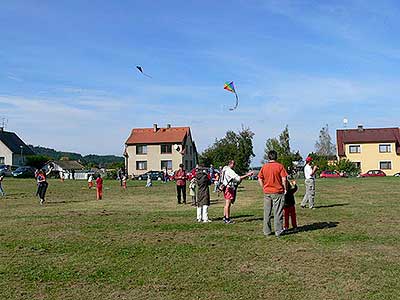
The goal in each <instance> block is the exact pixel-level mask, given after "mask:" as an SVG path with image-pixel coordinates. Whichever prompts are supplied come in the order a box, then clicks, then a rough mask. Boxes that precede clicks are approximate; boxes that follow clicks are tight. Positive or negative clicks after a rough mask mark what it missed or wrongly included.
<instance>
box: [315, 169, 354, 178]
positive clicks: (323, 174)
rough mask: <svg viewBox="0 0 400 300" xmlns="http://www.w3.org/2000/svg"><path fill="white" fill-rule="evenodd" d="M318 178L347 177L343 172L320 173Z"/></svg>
mask: <svg viewBox="0 0 400 300" xmlns="http://www.w3.org/2000/svg"><path fill="white" fill-rule="evenodd" d="M319 177H320V178H340V177H348V176H347V174H346V173H345V172H340V173H339V172H337V171H322V172H321V174H320V175H319Z"/></svg>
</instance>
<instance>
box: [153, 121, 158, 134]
mask: <svg viewBox="0 0 400 300" xmlns="http://www.w3.org/2000/svg"><path fill="white" fill-rule="evenodd" d="M157 129H158V128H157V123H155V124H153V131H154V132H157Z"/></svg>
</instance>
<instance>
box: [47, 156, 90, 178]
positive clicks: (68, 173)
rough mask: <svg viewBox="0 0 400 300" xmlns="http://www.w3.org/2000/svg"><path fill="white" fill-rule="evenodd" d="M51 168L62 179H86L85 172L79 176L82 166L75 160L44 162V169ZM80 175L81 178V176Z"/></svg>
mask: <svg viewBox="0 0 400 300" xmlns="http://www.w3.org/2000/svg"><path fill="white" fill-rule="evenodd" d="M50 168H51V169H53V172H56V173H58V175H59V176H60V178H64V179H86V178H87V176H86V174H83V176H81V173H85V172H83V170H84V168H85V167H84V166H83V165H82V164H81V163H79V162H78V161H76V160H52V161H49V162H47V163H46V165H45V166H44V169H45V170H49V169H50ZM81 177H82V178H81Z"/></svg>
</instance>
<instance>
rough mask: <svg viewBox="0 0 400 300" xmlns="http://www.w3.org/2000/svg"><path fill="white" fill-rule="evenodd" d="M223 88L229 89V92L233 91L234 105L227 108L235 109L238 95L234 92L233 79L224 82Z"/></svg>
mask: <svg viewBox="0 0 400 300" xmlns="http://www.w3.org/2000/svg"><path fill="white" fill-rule="evenodd" d="M224 89H225V90H227V91H229V92H231V93H234V94H235V97H236V103H235V106H234V107H231V108H229V110H231V111H232V110H235V109H236V108H237V107H238V105H239V97H238V95H237V93H236V90H235V86H234V85H233V81H231V82H228V81H227V82H225V85H224Z"/></svg>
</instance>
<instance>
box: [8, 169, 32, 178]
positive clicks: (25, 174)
mask: <svg viewBox="0 0 400 300" xmlns="http://www.w3.org/2000/svg"><path fill="white" fill-rule="evenodd" d="M12 176H13V177H16V178H35V169H34V168H32V167H19V168H18V169H16V170H15V171H13V172H12Z"/></svg>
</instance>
